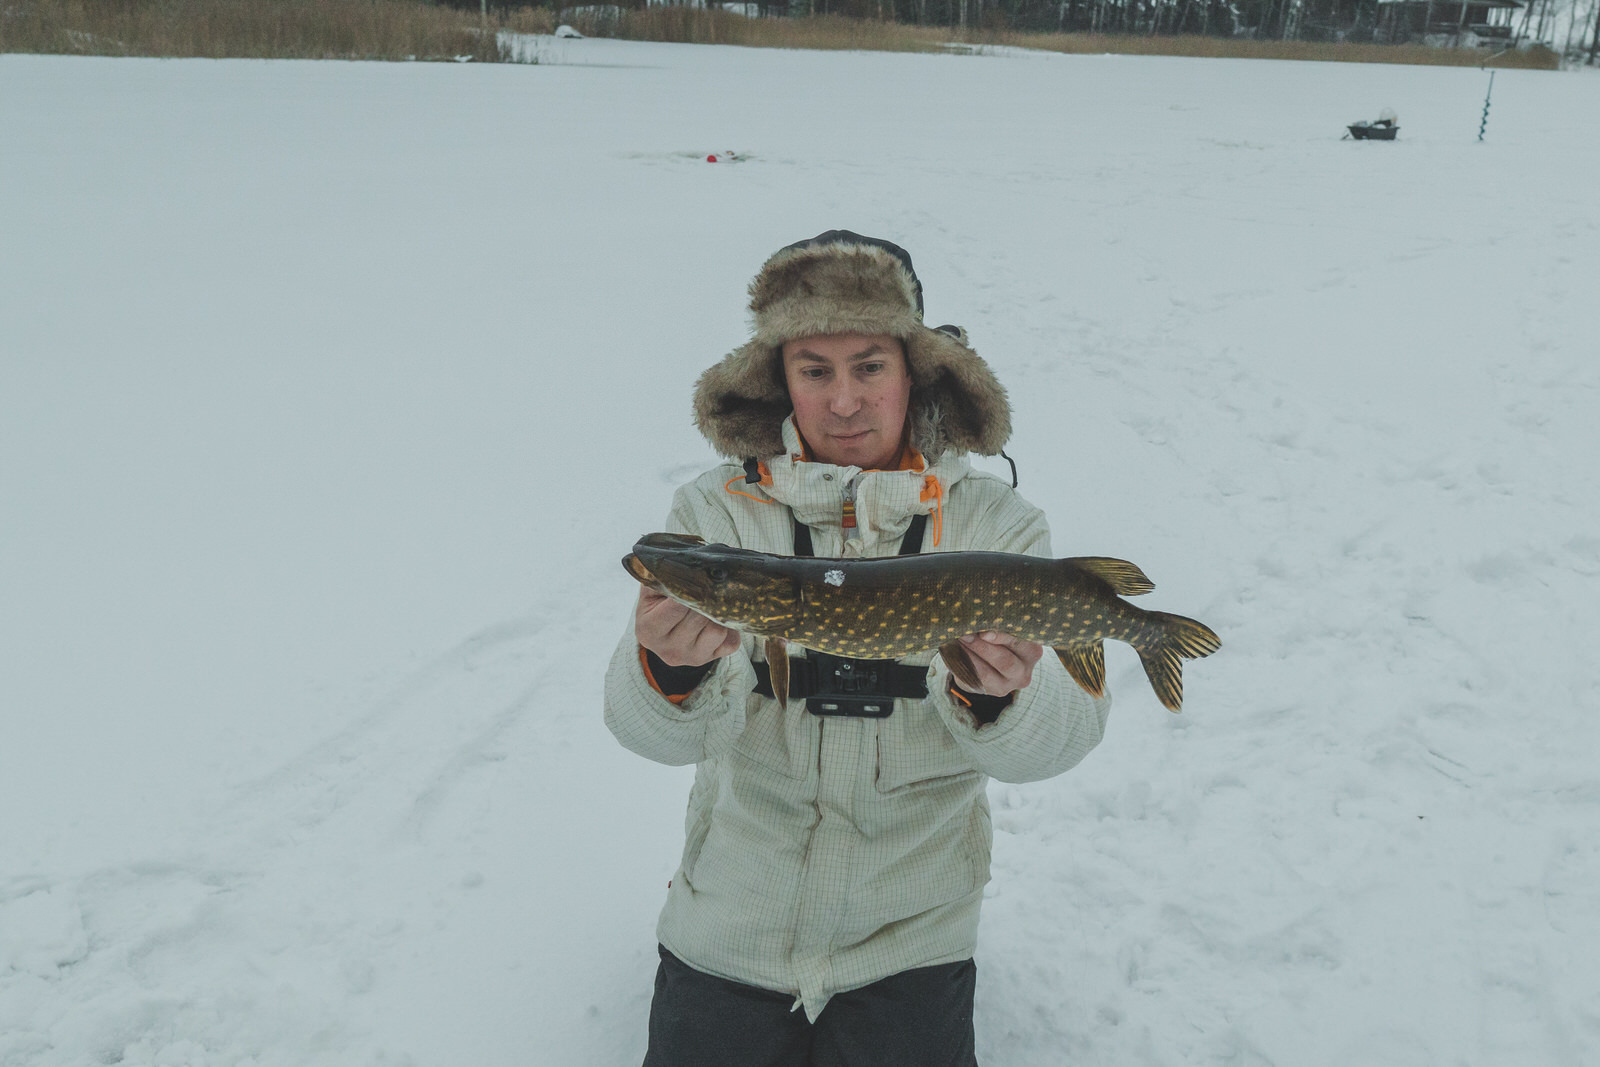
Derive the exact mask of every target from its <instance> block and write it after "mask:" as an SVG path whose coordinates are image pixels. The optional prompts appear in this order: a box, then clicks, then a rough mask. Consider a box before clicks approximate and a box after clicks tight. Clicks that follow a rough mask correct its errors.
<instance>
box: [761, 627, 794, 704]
mask: <svg viewBox="0 0 1600 1067" xmlns="http://www.w3.org/2000/svg"><path fill="white" fill-rule="evenodd" d="M766 650H767V673H768V676H769V677H770V678H771V679H772V695H773V696H774V697H776V698H777V701H778V705H779V706H780V707H782V706H784V705H786V704H788V703H789V643H788V642H787V641H785V640H784V639H783V638H781V637H769V638H767V645H766Z"/></svg>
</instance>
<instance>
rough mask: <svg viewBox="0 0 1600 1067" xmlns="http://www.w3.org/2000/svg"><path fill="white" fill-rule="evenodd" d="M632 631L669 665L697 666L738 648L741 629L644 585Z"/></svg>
mask: <svg viewBox="0 0 1600 1067" xmlns="http://www.w3.org/2000/svg"><path fill="white" fill-rule="evenodd" d="M633 634H634V637H636V638H637V639H638V641H639V644H640V645H641V646H643V647H644V648H648V649H649V650H650V651H651V652H654V653H655V654H656V655H657V656H660V657H661V662H663V663H665V664H666V665H667V666H669V667H698V666H700V665H701V664H703V663H710V662H711V661H712V660H714V659H720V658H722V657H723V656H726V655H729V654H730V653H732V652H735V651H737V650H738V648H739V631H737V630H730V629H728V628H727V627H726V626H720V625H718V624H717V623H714V622H712V621H711V620H710V619H708V618H706V617H705V616H704V615H702V614H700V613H699V612H698V611H695V610H694V609H693V608H691V607H688V606H687V605H684V604H680V603H678V602H677V601H676V600H673V599H672V598H671V597H669V596H666V595H664V594H662V593H658V592H656V591H655V590H654V589H649V588H645V587H642V586H641V587H640V589H639V606H638V608H636V609H635V610H634V613H633Z"/></svg>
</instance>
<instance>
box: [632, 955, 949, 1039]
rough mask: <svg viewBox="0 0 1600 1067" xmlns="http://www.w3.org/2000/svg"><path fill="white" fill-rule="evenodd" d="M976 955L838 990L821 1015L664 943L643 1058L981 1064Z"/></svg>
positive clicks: (787, 997)
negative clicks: (812, 1017)
mask: <svg viewBox="0 0 1600 1067" xmlns="http://www.w3.org/2000/svg"><path fill="white" fill-rule="evenodd" d="M977 974H978V969H977V967H976V966H975V965H974V964H973V962H972V961H971V960H962V961H961V962H960V963H946V964H940V965H939V966H936V967H918V968H916V969H915V970H911V971H902V972H900V973H899V974H892V975H890V976H889V977H887V978H884V979H881V980H879V981H877V982H874V983H872V984H871V985H869V986H863V987H862V988H860V989H852V990H851V991H850V992H848V993H839V994H837V995H835V996H834V997H833V998H832V999H831V1000H829V1001H828V1005H827V1007H825V1008H823V1009H822V1014H821V1015H819V1016H817V1021H816V1022H815V1023H814V1024H813V1023H811V1022H809V1021H808V1020H807V1019H806V1016H805V1012H804V1011H791V1010H790V1008H791V1006H792V1005H793V1004H794V996H793V995H792V994H789V993H774V992H772V991H771V990H768V989H758V988H756V987H755V986H747V985H741V984H740V983H738V982H730V981H728V980H727V979H726V978H717V977H715V976H713V975H709V974H705V973H703V972H700V971H697V970H695V969H694V968H693V967H690V966H689V965H688V964H686V963H684V962H683V961H682V960H680V959H678V957H676V956H674V955H673V954H672V953H670V952H668V951H667V950H666V949H665V948H663V949H661V966H660V967H659V968H658V969H657V971H656V993H655V999H654V1000H652V1001H651V1002H650V1050H649V1051H648V1052H646V1053H645V1057H644V1067H977V1064H978V1060H977V1056H976V1054H975V1053H974V1051H973V1043H972V993H973V989H974V986H975V980H976V978H977Z"/></svg>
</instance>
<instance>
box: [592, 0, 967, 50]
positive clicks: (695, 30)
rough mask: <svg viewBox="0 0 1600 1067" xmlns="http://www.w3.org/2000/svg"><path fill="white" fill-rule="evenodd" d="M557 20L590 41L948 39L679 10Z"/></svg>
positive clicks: (930, 31)
mask: <svg viewBox="0 0 1600 1067" xmlns="http://www.w3.org/2000/svg"><path fill="white" fill-rule="evenodd" d="M561 21H563V22H565V23H567V24H569V25H570V26H572V27H573V28H574V29H576V30H577V31H579V32H580V33H584V34H587V35H588V36H590V37H620V38H622V39H624V40H629V41H666V42H673V43H678V44H736V45H745V46H748V47H751V48H811V49H821V50H831V51H840V50H845V51H861V52H938V51H942V50H943V49H944V47H945V43H946V42H948V41H949V40H950V39H951V31H950V30H949V29H948V28H944V27H939V26H911V25H907V24H905V23H900V22H882V21H878V20H876V19H857V18H849V17H847V16H844V15H817V16H815V17H812V18H768V19H760V18H755V19H752V18H746V17H745V16H743V15H737V14H734V13H733V12H731V11H720V10H716V9H708V8H701V7H680V6H655V7H644V8H633V9H627V10H617V9H615V8H613V9H610V10H607V9H604V8H600V9H596V8H587V9H581V8H580V9H572V10H568V11H564V12H562V14H561Z"/></svg>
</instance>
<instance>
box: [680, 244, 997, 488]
mask: <svg viewBox="0 0 1600 1067" xmlns="http://www.w3.org/2000/svg"><path fill="white" fill-rule="evenodd" d="M750 314H751V317H752V319H753V320H754V326H755V334H754V336H753V337H752V338H751V339H750V341H749V342H748V343H747V344H745V345H744V346H743V347H741V348H737V349H735V350H734V351H733V352H731V353H729V354H728V355H727V356H726V357H725V358H724V359H723V360H722V362H720V363H718V364H717V365H716V366H714V367H712V368H710V369H709V370H707V371H706V372H705V373H704V374H702V375H701V376H700V380H699V381H698V382H697V383H696V384H695V391H694V415H695V424H696V425H697V426H699V428H700V432H701V433H703V434H704V435H705V436H706V439H707V440H708V441H710V442H711V445H712V447H714V448H715V449H716V450H717V451H718V452H719V453H721V454H722V455H725V456H732V457H734V458H744V457H748V456H756V457H758V458H763V459H764V458H766V457H769V456H774V455H777V454H778V453H780V452H782V451H783V450H784V445H783V433H782V426H783V420H784V418H785V417H786V416H788V415H789V413H790V412H791V411H792V410H793V405H792V404H791V403H790V401H789V392H788V389H787V388H786V387H785V385H784V378H783V366H782V361H781V359H780V356H779V352H780V349H781V348H782V346H783V343H784V342H785V341H791V340H794V339H795V338H799V337H815V336H817V335H818V334H829V333H862V334H875V333H886V334H890V335H892V336H894V337H898V338H900V340H901V341H902V342H903V343H904V344H905V347H906V362H907V364H908V365H909V367H910V371H911V381H912V389H911V410H910V418H911V443H912V445H913V446H915V447H916V448H917V450H918V451H920V452H921V453H922V454H923V455H924V456H926V457H927V458H928V460H929V462H936V461H937V460H938V458H939V457H940V456H941V455H943V454H944V453H945V452H946V451H959V452H976V453H978V454H979V455H985V456H992V455H995V454H996V453H998V452H999V451H1000V449H1001V448H1003V447H1004V446H1005V443H1006V439H1007V438H1009V437H1010V436H1011V404H1010V402H1009V401H1008V400H1007V399H1006V391H1005V387H1004V386H1002V385H1001V384H1000V382H999V380H998V379H997V378H996V377H995V376H994V372H993V371H991V370H990V369H989V365H988V364H987V363H985V362H984V361H983V359H982V357H980V356H979V355H978V354H977V353H976V352H974V351H973V350H972V349H971V348H970V347H968V345H967V343H966V333H965V331H963V330H961V329H960V328H958V327H955V326H941V327H940V328H939V329H937V330H934V329H929V328H928V327H927V326H925V325H923V322H922V284H921V283H920V282H919V281H918V280H917V276H916V274H915V273H914V272H913V271H912V269H911V257H910V256H909V255H908V254H907V253H906V252H905V250H904V249H902V248H900V247H899V246H897V245H894V244H891V243H889V242H887V241H882V240H878V239H876V238H871V237H862V236H861V235H860V234H855V233H851V232H850V231H848V230H829V231H828V232H827V233H824V234H820V235H818V236H817V237H813V238H812V239H811V240H809V241H801V242H800V243H798V244H794V245H790V246H789V247H787V248H784V249H781V250H780V251H778V252H777V253H776V254H775V255H773V256H772V258H770V259H768V260H767V261H766V263H764V264H763V265H762V267H761V271H760V273H759V274H757V275H756V277H755V280H754V281H752V282H751V283H750Z"/></svg>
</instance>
